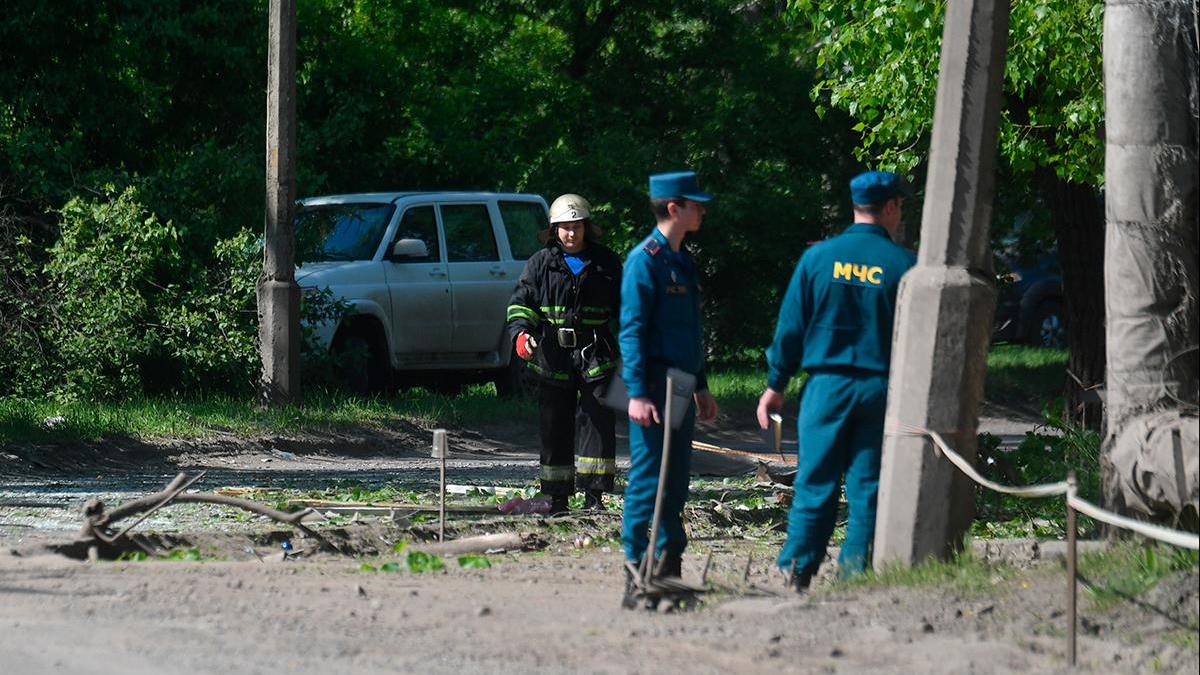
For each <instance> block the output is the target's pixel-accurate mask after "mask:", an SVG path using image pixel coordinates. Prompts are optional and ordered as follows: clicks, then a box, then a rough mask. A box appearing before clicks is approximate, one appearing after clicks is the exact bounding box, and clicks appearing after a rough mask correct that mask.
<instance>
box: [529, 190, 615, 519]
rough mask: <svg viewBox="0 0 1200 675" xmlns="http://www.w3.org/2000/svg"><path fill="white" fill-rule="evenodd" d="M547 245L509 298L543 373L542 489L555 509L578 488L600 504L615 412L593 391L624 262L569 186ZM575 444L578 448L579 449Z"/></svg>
mask: <svg viewBox="0 0 1200 675" xmlns="http://www.w3.org/2000/svg"><path fill="white" fill-rule="evenodd" d="M541 236H542V238H543V243H545V245H546V246H545V248H543V249H542V250H540V251H538V252H537V253H535V254H534V255H533V256H532V257H530V258H529V262H527V263H526V264H525V271H524V272H523V273H522V274H521V281H520V283H519V284H518V285H517V288H516V290H515V291H514V292H513V296H512V300H511V301H510V302H509V305H508V330H509V334H510V335H511V336H512V339H513V344H514V347H515V349H516V354H517V356H519V357H521V358H522V359H524V360H525V361H526V362H527V364H528V367H529V369H530V370H531V371H532V372H533V374H534V375H536V377H537V379H538V381H539V384H540V386H539V392H538V408H539V417H540V425H539V426H540V431H541V437H542V454H541V465H542V466H541V474H540V478H541V484H542V492H543V493H544V494H546V495H549V496H550V497H551V499H552V504H551V508H550V511H551V513H562V512H564V511H566V510H567V508H568V507H567V497H569V496H570V495H571V494H574V492H575V490H576V489H577V488H578V489H580V490H583V492H584V495H585V500H584V507H585V508H590V509H598V508H602V503H601V495H602V494H603V493H604V492H611V491H612V489H613V481H614V479H615V478H616V472H617V462H616V430H615V424H616V418H615V413H614V412H613V411H612V410H611V409H609V408H607V407H605V406H604V405H603V404H602V403H601V402H600V401H599V396H601V395H602V394H603V392H604V388H605V387H606V386H607V384H608V382H609V381H610V380H611V378H612V375H613V372H614V370H615V368H616V361H617V356H618V354H617V347H616V344H617V341H616V340H615V339H614V338H613V334H612V325H613V323H614V322H615V321H616V320H617V318H618V316H619V315H620V311H621V260H620V258H618V257H617V256H616V254H615V253H613V252H612V251H611V250H609V249H608V248H607V247H605V246H603V245H601V244H600V243H599V241H598V238H599V228H597V226H596V225H595V224H594V223H592V220H591V206H590V205H589V204H588V203H587V200H585V199H584V198H583V197H580V196H579V195H573V194H566V195H563V196H561V197H559V198H558V199H555V200H554V203H553V204H551V205H550V227H549V229H547V230H546V231H545V232H543V233H542V235H541ZM576 442H578V449H579V452H578V456H576V454H575V448H576Z"/></svg>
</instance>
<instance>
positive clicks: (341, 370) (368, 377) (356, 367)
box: [333, 332, 391, 396]
mask: <svg viewBox="0 0 1200 675" xmlns="http://www.w3.org/2000/svg"><path fill="white" fill-rule="evenodd" d="M379 342H380V341H379V340H372V339H371V337H370V336H369V335H366V334H364V333H360V332H353V333H348V334H346V335H345V336H342V337H339V339H338V340H337V341H336V342H335V343H334V347H333V356H334V359H335V363H336V367H335V372H336V376H337V380H338V382H339V383H340V384H341V385H342V386H343V387H344V388H345V389H346V390H347V391H349V392H350V393H352V394H358V395H360V396H366V395H368V394H378V393H384V392H386V391H387V388H388V385H389V383H390V381H391V378H390V377H389V375H390V374H391V373H390V371H391V366H390V365H389V364H388V361H387V355H386V354H385V353H384V350H383V348H382V345H381V344H379Z"/></svg>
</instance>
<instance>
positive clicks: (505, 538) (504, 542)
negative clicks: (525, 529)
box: [412, 532, 544, 555]
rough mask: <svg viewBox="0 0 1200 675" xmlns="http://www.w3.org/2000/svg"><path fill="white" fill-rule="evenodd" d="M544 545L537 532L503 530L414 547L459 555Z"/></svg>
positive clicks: (527, 548) (423, 550) (417, 549)
mask: <svg viewBox="0 0 1200 675" xmlns="http://www.w3.org/2000/svg"><path fill="white" fill-rule="evenodd" d="M543 545H544V542H543V541H542V539H541V538H540V537H538V536H537V535H535V534H522V533H520V532H501V533H499V534H484V535H480V536H478V537H467V538H465V539H455V540H452V541H446V542H442V543H435V544H414V545H413V546H412V549H413V550H414V551H421V552H424V553H429V554H432V555H458V554H462V553H487V552H488V551H531V550H534V549H537V548H541V547H542V546H543Z"/></svg>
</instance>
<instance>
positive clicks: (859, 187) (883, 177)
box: [850, 171, 913, 206]
mask: <svg viewBox="0 0 1200 675" xmlns="http://www.w3.org/2000/svg"><path fill="white" fill-rule="evenodd" d="M911 196H913V193H912V188H911V187H909V185H908V181H906V180H904V179H903V178H901V177H900V176H897V175H896V174H894V173H892V172H891V171H868V172H866V173H860V174H858V175H857V176H855V177H854V178H851V179H850V201H852V202H854V203H855V204H862V205H863V206H867V205H869V204H882V203H883V202H886V201H887V200H889V199H892V198H894V197H911Z"/></svg>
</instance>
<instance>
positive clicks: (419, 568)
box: [405, 551, 443, 574]
mask: <svg viewBox="0 0 1200 675" xmlns="http://www.w3.org/2000/svg"><path fill="white" fill-rule="evenodd" d="M405 562H406V563H408V570H409V571H410V572H413V573H414V574H420V573H422V572H436V571H438V570H440V569H442V567H443V565H442V559H441V558H439V557H438V556H436V555H432V554H430V553H425V552H424V551H409V552H408V556H407V557H406V558H405Z"/></svg>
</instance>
